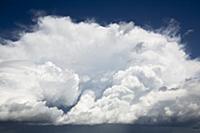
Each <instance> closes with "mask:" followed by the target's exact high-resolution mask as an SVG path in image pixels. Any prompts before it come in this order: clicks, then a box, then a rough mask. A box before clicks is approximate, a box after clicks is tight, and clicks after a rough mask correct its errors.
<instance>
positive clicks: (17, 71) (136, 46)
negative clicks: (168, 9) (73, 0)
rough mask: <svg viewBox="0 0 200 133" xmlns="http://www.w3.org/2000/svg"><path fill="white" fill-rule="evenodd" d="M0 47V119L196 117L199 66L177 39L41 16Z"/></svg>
mask: <svg viewBox="0 0 200 133" xmlns="http://www.w3.org/2000/svg"><path fill="white" fill-rule="evenodd" d="M6 42H7V45H0V121H8V120H12V121H31V122H44V123H52V124H67V123H73V124H97V123H135V122H140V123H146V122H153V123H157V122H171V121H176V122H184V121H188V120H192V119H198V118H200V89H199V87H200V62H199V61H198V60H195V59H193V60H192V59H190V58H189V57H188V55H187V54H186V53H185V52H184V50H183V45H181V44H180V38H178V37H171V36H170V35H164V34H161V33H156V32H154V31H150V30H145V29H143V28H141V27H138V26H135V25H134V23H132V22H130V23H120V24H117V23H113V24H110V25H107V26H101V25H99V24H97V23H95V22H79V23H75V22H72V21H71V19H70V18H68V17H52V16H46V17H42V18H40V19H39V20H38V24H37V26H35V28H34V29H33V32H31V33H22V35H21V37H20V39H19V40H18V41H10V40H6Z"/></svg>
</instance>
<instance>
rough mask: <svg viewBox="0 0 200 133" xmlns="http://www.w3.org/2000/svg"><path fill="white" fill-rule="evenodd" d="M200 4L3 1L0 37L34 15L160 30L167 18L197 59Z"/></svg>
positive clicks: (171, 0) (182, 0)
mask: <svg viewBox="0 0 200 133" xmlns="http://www.w3.org/2000/svg"><path fill="white" fill-rule="evenodd" d="M199 8H200V4H199V1H198V0H167V1H160V0H117V1H115V0H108V1H107V0H101V1H96V0H95V1H93V0H75V1H73V0H67V1H66V0H59V2H57V1H55V0H43V1H40V0H34V1H26V0H20V1H18V0H2V1H1V4H0V16H1V22H0V35H1V37H4V38H16V35H11V33H13V32H14V33H13V34H15V31H16V29H20V28H22V29H23V28H24V26H25V27H27V25H29V24H32V23H33V21H32V20H33V18H34V17H33V16H34V15H35V14H37V13H35V12H38V11H42V12H45V13H46V14H53V15H64V16H70V17H72V19H74V20H77V21H80V20H85V19H95V20H96V21H97V22H99V23H101V24H108V23H111V22H119V21H134V22H135V23H136V24H139V25H141V26H150V27H153V28H160V27H161V26H163V25H166V24H167V23H168V22H169V20H170V19H175V20H176V21H177V22H178V23H179V24H180V31H181V33H182V34H181V35H182V36H184V37H183V41H184V42H185V43H187V44H188V48H187V49H188V52H190V53H191V55H192V57H198V56H199V51H198V49H199V44H198V42H199V38H200V28H199V27H200V17H199V14H198V13H199Z"/></svg>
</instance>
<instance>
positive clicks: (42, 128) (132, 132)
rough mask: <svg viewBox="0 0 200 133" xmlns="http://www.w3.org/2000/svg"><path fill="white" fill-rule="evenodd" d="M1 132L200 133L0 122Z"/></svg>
mask: <svg viewBox="0 0 200 133" xmlns="http://www.w3.org/2000/svg"><path fill="white" fill-rule="evenodd" d="M0 133H200V129H199V128H197V127H194V126H150V125H146V126H144V125H126V124H101V125H62V126H54V125H31V124H29V125H27V124H23V123H10V122H6V123H5V122H4V123H0Z"/></svg>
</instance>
